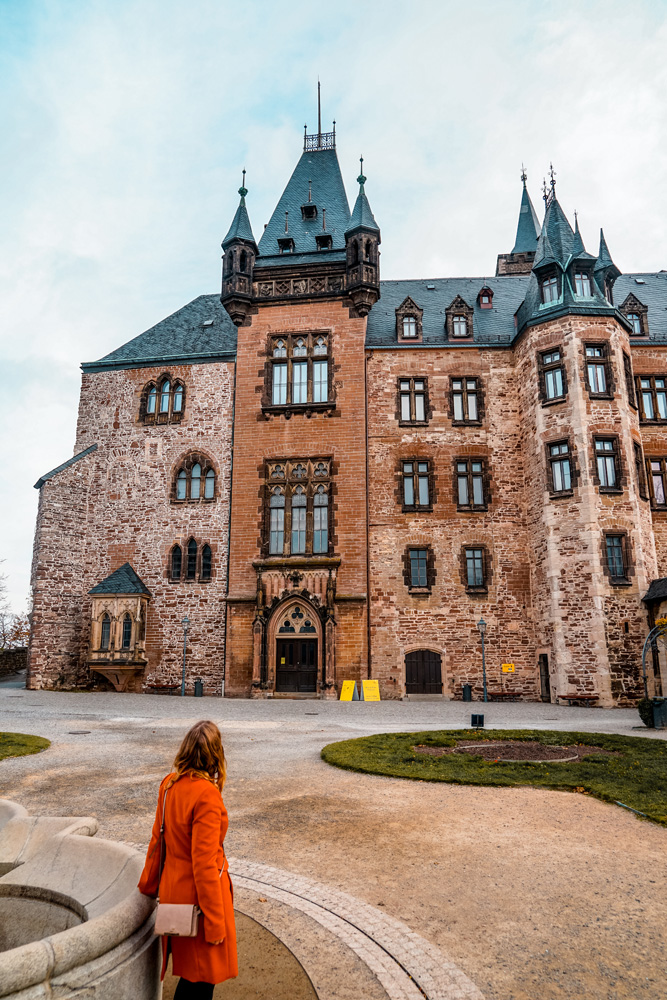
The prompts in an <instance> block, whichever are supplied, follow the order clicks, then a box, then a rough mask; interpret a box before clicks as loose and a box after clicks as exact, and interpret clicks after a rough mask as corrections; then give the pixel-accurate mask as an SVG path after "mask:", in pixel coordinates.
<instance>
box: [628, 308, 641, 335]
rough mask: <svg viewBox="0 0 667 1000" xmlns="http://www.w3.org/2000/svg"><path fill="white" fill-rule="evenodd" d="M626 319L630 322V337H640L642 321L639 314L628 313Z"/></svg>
mask: <svg viewBox="0 0 667 1000" xmlns="http://www.w3.org/2000/svg"><path fill="white" fill-rule="evenodd" d="M627 318H628V319H629V320H630V324H631V326H632V336H633V337H641V335H642V333H643V332H644V331H643V330H642V320H641V316H640V315H639V313H628V316H627Z"/></svg>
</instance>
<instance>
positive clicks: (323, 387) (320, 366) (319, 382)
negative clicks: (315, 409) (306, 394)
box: [313, 361, 329, 403]
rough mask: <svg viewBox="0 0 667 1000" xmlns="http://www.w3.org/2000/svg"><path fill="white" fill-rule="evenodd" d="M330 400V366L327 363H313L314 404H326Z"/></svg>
mask: <svg viewBox="0 0 667 1000" xmlns="http://www.w3.org/2000/svg"><path fill="white" fill-rule="evenodd" d="M328 398H329V365H328V362H326V361H314V362H313V402H314V403H326V401H327V399H328Z"/></svg>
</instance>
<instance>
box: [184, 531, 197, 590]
mask: <svg viewBox="0 0 667 1000" xmlns="http://www.w3.org/2000/svg"><path fill="white" fill-rule="evenodd" d="M196 576H197V543H196V541H195V540H194V538H191V539H190V541H189V542H188V547H187V569H186V573H185V577H186V579H187V580H194V579H195V578H196Z"/></svg>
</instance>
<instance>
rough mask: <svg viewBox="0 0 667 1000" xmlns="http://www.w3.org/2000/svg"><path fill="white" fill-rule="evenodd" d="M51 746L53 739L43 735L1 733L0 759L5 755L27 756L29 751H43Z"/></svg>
mask: <svg viewBox="0 0 667 1000" xmlns="http://www.w3.org/2000/svg"><path fill="white" fill-rule="evenodd" d="M50 746H51V740H45V739H44V737H43V736H29V735H28V734H27V733H0V760H4V759H5V757H25V755H26V754H29V753H41V751H42V750H46V748H47V747H50Z"/></svg>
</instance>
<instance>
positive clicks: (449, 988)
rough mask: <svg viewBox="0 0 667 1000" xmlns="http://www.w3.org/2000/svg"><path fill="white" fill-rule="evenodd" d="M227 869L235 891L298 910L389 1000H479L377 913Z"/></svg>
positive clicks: (335, 894)
mask: <svg viewBox="0 0 667 1000" xmlns="http://www.w3.org/2000/svg"><path fill="white" fill-rule="evenodd" d="M229 866H230V874H231V875H232V876H233V877H234V882H235V884H236V885H238V886H239V887H243V888H244V889H249V890H251V891H254V892H261V893H262V894H263V895H265V896H270V897H271V898H272V899H276V900H278V901H280V902H283V903H286V904H287V905H289V906H291V907H293V908H294V909H297V910H300V911H301V912H303V913H305V914H306V915H307V916H309V917H312V918H313V919H314V920H316V921H317V922H318V923H319V924H321V925H322V926H323V927H325V928H326V929H327V930H328V931H329V932H331V933H332V934H334V935H335V936H336V937H338V938H339V939H340V940H341V941H342V942H343V943H344V944H345V945H346V946H347V947H348V948H350V949H351V950H352V951H354V952H355V953H356V954H357V955H358V956H359V957H360V958H361V959H362V961H363V962H364V963H365V964H366V965H367V966H368V968H369V969H370V970H371V971H372V972H373V974H374V975H375V976H376V977H377V979H378V980H379V982H380V983H381V984H382V986H383V988H384V989H385V990H386V992H387V995H388V996H389V997H390V1000H424V998H426V1000H484V996H483V994H482V993H481V992H480V990H479V989H478V988H477V987H476V986H475V984H474V983H473V982H472V981H471V980H470V979H468V977H467V976H466V975H465V974H464V973H463V972H461V970H460V969H459V968H458V966H456V965H454V963H453V962H450V961H449V960H448V959H447V958H445V956H444V955H443V954H442V952H441V951H440V950H439V949H438V948H436V947H435V945H432V944H430V942H428V941H426V940H425V939H424V938H423V937H421V936H420V935H419V934H415V933H414V931H411V930H410V928H409V927H408V926H407V925H406V924H404V923H402V922H401V921H400V920H396V919H395V918H394V917H390V916H389V915H388V914H386V913H383V912H382V911H381V910H378V909H377V908H376V907H374V906H370V905H369V904H368V903H364V902H362V901H361V900H359V899H355V897H354V896H350V895H348V894H347V893H344V892H339V891H338V890H337V889H332V888H331V887H329V886H326V885H322V884H321V883H319V882H313V881H311V880H310V879H306V878H303V877H302V876H300V875H294V874H292V873H291V872H286V871H283V870H281V869H279V868H273V867H270V866H269V865H261V864H257V863H256V862H252V861H242V860H241V859H239V858H235V859H232V858H230V860H229Z"/></svg>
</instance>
